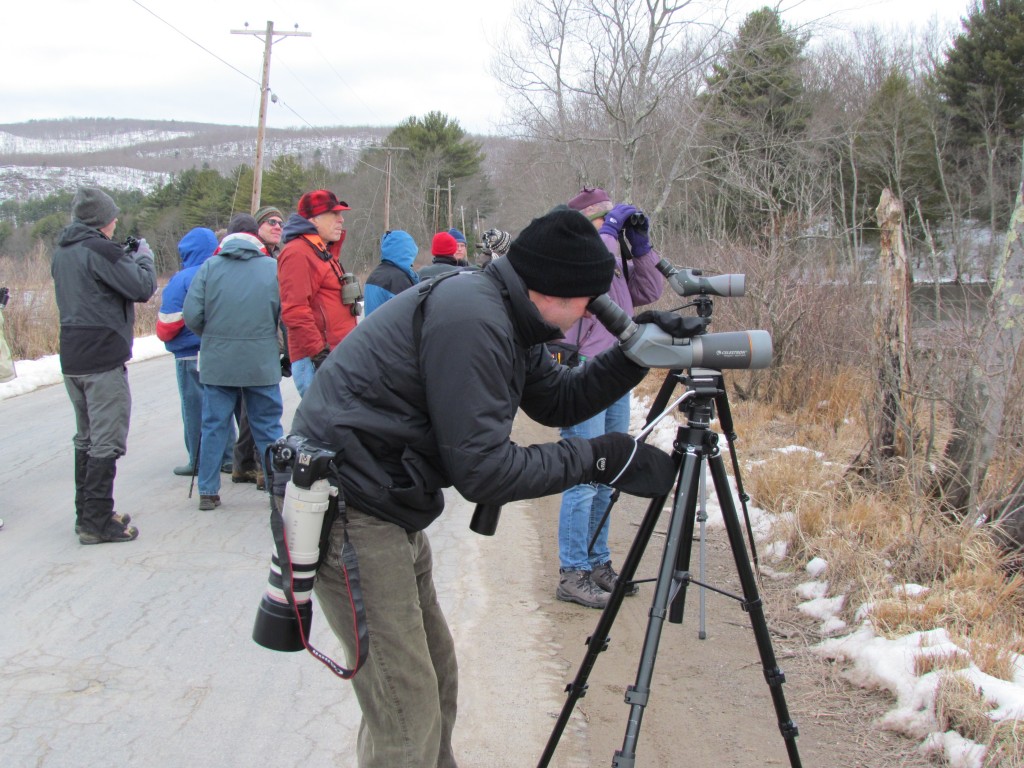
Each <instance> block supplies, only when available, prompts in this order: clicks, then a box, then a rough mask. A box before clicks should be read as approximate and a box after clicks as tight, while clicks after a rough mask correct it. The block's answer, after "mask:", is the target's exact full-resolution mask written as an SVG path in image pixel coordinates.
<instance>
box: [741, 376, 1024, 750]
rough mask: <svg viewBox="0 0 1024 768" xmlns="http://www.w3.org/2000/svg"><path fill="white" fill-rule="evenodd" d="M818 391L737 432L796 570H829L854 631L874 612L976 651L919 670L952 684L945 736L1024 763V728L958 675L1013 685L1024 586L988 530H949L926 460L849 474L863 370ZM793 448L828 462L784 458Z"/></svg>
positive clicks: (756, 417) (759, 409) (1003, 460)
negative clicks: (874, 473)
mask: <svg viewBox="0 0 1024 768" xmlns="http://www.w3.org/2000/svg"><path fill="white" fill-rule="evenodd" d="M806 384H807V398H806V400H805V405H803V406H802V407H801V408H799V409H798V410H796V411H794V412H791V413H785V412H782V411H781V410H779V409H772V408H770V407H768V406H766V405H764V404H753V403H743V404H742V405H740V406H739V407H735V408H734V411H735V413H734V415H735V416H736V424H737V430H738V431H740V432H741V434H745V435H749V436H751V437H752V438H753V440H752V441H749V440H748V445H747V446H746V448H747V450H744V451H743V453H742V457H743V458H744V459H745V460H746V461H747V462H748V463H749V469H747V470H746V477H745V485H746V488H747V490H748V492H750V494H751V496H752V498H753V502H754V503H755V504H756V505H757V506H759V507H761V508H763V509H766V510H768V511H770V512H773V513H776V514H778V515H779V517H778V520H779V522H778V523H777V524H776V531H775V538H776V539H781V540H783V541H785V543H786V544H787V559H788V561H789V562H790V564H791V565H792V566H793V567H794V569H802V567H803V566H804V565H806V563H807V562H808V561H809V560H810V559H811V558H813V557H822V558H824V559H825V560H827V561H828V578H829V583H830V593H831V594H833V595H836V594H844V595H846V597H847V600H846V602H845V607H844V609H843V615H842V618H843V619H844V620H846V621H847V622H848V623H851V624H853V623H856V622H857V621H858V619H857V618H856V616H855V614H856V612H857V611H858V609H860V608H861V607H862V606H865V605H867V606H870V610H869V613H868V619H869V621H870V622H871V623H872V625H873V626H874V628H875V630H876V631H877V632H879V633H880V634H882V635H884V636H888V637H897V636H903V635H906V634H909V633H912V632H917V631H927V630H931V629H935V628H939V627H941V628H944V629H946V631H947V632H948V633H949V636H950V638H951V639H952V640H953V641H954V642H955V643H956V644H957V645H958V646H959V647H960V648H962V649H964V651H963V652H954V653H949V654H939V655H936V656H929V655H924V654H922V655H921V657H920V658H919V659H918V660H917V662H916V664H917V669H916V671H917V673H918V674H925V673H927V672H934V671H938V672H940V674H941V675H942V685H941V686H940V693H939V702H938V704H937V706H938V708H939V710H940V711H939V712H938V715H939V717H940V721H941V722H943V724H944V725H943V729H944V730H945V729H954V730H957V731H958V732H960V733H961V734H962V735H964V736H965V737H967V738H971V739H973V740H975V741H976V742H978V743H979V744H988V745H989V757H988V758H986V762H985V765H986V766H997V765H1000V766H1002V765H1006V766H1010V765H1014V766H1019V765H1024V758H1022V756H1024V751H1022V742H1024V730H1022V725H1021V724H1020V723H1019V722H1016V721H1014V722H1010V723H1001V724H994V723H993V722H992V721H991V719H990V717H989V713H990V709H991V706H990V705H989V704H988V703H986V702H985V701H984V699H983V698H982V697H981V696H980V695H979V694H978V692H977V691H976V690H975V689H974V686H973V685H971V684H970V683H968V682H966V681H964V680H963V679H962V678H960V677H958V676H957V675H955V674H953V672H954V671H955V670H957V669H962V668H964V667H966V666H967V665H968V664H970V663H973V664H975V665H977V666H978V667H979V668H980V669H981V670H982V671H983V672H985V673H987V674H989V675H992V676H993V677H996V678H999V679H1003V680H1012V679H1013V672H1014V665H1013V662H1014V659H1015V655H1017V654H1022V653H1024V578H1022V577H1021V576H1019V575H1018V576H1012V575H1008V573H1009V571H1008V569H1007V568H1006V567H1005V560H1004V559H1003V558H1002V556H1001V555H1000V552H999V549H998V547H997V545H996V544H995V543H994V541H993V540H992V537H991V535H990V531H989V530H988V529H986V528H979V527H973V526H966V525H959V524H954V523H951V522H949V520H948V518H946V517H945V516H943V515H942V514H941V513H940V512H939V510H938V509H937V505H936V504H935V502H934V500H931V499H929V498H928V497H927V495H926V494H923V493H921V492H920V490H919V488H920V487H921V486H922V485H923V481H922V477H921V475H920V473H922V472H924V471H925V463H924V462H923V461H918V460H915V461H913V462H911V463H910V464H909V465H908V466H909V467H910V470H909V471H907V472H905V473H904V475H905V476H903V477H899V476H897V479H896V481H895V482H891V483H889V484H887V486H886V487H885V488H879V487H878V486H876V485H871V484H869V483H866V482H865V481H864V480H862V479H861V478H860V477H859V476H857V475H855V474H853V473H850V472H849V471H848V468H849V463H850V462H851V460H852V459H853V457H854V456H856V455H857V454H858V453H859V452H860V449H861V448H862V447H863V444H864V441H865V435H866V434H867V431H866V428H865V426H864V419H863V415H862V412H863V406H862V404H863V403H864V402H865V400H864V394H863V393H864V391H865V382H863V380H861V379H860V378H859V376H858V375H857V374H856V373H855V372H841V374H840V375H838V376H836V377H835V378H834V379H832V380H831V381H826V380H821V381H814V380H810V381H807V383H806ZM737 414H742V415H737ZM944 428H945V427H944V425H941V424H940V425H939V429H940V430H942V429H944ZM791 445H798V446H803V447H806V448H811V449H813V450H814V451H817V452H818V453H817V454H815V453H811V452H809V451H801V452H796V451H789V452H781V451H780V450H779V449H780V448H782V447H784V446H791ZM1001 450H1003V451H1015V450H1016V449H1015V448H1014V446H1012V445H1010V446H1006V447H1005V448H1003V447H1001ZM1019 468H1020V456H1019V453H1018V454H1013V453H1003V454H1001V455H1000V456H999V457H998V458H997V460H996V461H995V462H994V463H993V470H994V475H995V477H996V479H998V478H999V477H1007V476H1012V475H1013V474H1014V473H1015V472H1019ZM904 584H919V585H922V586H924V587H926V588H927V590H926V591H924V592H923V593H920V594H918V595H916V596H913V595H911V594H908V593H907V591H906V590H896V589H894V587H896V586H899V585H904Z"/></svg>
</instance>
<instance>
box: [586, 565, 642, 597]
mask: <svg viewBox="0 0 1024 768" xmlns="http://www.w3.org/2000/svg"><path fill="white" fill-rule="evenodd" d="M590 580H591V581H593V582H594V583H595V584H597V586H599V587H600V588H601V589H603V590H604V591H605V592H611V591H612V590H613V589H615V582H616V581H618V580H619V574H617V573H616V572H615V569H614V568H612V561H611V560H609V561H608V562H607V563H602V564H601V565H599V566H597V568H595V569H594V570H593V571H591V573H590ZM639 591H640V585H639V584H630V585H629V586H627V587H626V591H625V592H623V593H622V594H624V595H626V596H627V597H630V596H632V595H635V594H636V593H637V592H639Z"/></svg>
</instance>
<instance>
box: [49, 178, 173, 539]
mask: <svg viewBox="0 0 1024 768" xmlns="http://www.w3.org/2000/svg"><path fill="white" fill-rule="evenodd" d="M72 213H73V215H74V220H73V221H72V222H71V224H70V225H69V226H67V227H66V228H65V229H64V231H62V232H61V233H60V237H59V238H58V245H57V250H56V251H55V252H54V254H53V262H52V265H51V267H50V272H51V274H52V275H53V284H54V288H55V290H56V295H57V309H58V310H59V312H60V366H61V371H62V372H63V374H64V386H65V388H66V389H67V392H68V397H70V398H71V405H72V407H73V408H74V411H75V422H76V424H77V431H76V433H75V437H74V445H75V533H77V534H78V540H79V542H81V543H82V544H100V543H103V542H111V541H132V540H133V539H134V538H135V537H136V536H138V535H139V531H138V529H137V528H136V527H135V526H133V525H129V524H128V523H129V521H130V517H129V516H128V515H121V514H117V513H116V512H114V475H115V463H116V462H117V460H118V459H119V458H120V457H121V456H123V455H124V454H125V451H126V450H127V443H128V423H129V417H130V416H131V407H132V396H131V391H130V390H129V388H128V370H127V368H126V367H125V363H126V362H127V361H128V360H129V359H130V358H131V356H132V342H133V340H134V336H135V334H134V326H135V302H145V301H149V299H150V297H151V296H152V295H153V294H154V293H155V292H156V270H155V269H154V266H153V251H152V250H150V248H149V246H148V245H147V244H146V241H145V240H140V241H134V243H137V246H136V245H135V244H134V243H133V245H132V246H123V245H121V244H120V243H115V242H113V241H112V240H111V238H112V237H113V235H114V229H115V227H117V217H118V215H119V214H120V210H119V209H118V207H117V204H116V203H115V202H114V201H113V200H112V199H111V197H110V195H108V194H107V193H106V192H104V191H103V190H102V189H97V188H96V187H81V188H80V189H79V190H78V192H77V193H76V194H75V197H74V200H73V201H72Z"/></svg>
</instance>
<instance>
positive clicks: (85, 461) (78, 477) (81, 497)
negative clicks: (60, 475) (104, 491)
mask: <svg viewBox="0 0 1024 768" xmlns="http://www.w3.org/2000/svg"><path fill="white" fill-rule="evenodd" d="M88 465H89V452H88V451H82V450H78V449H75V533H81V532H82V512H83V510H84V509H85V473H86V467H87V466H88Z"/></svg>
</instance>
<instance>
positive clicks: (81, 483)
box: [75, 449, 132, 535]
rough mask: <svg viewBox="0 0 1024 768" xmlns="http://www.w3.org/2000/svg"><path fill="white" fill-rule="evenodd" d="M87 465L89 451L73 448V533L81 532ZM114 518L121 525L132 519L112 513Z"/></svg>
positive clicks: (128, 516) (129, 516)
mask: <svg viewBox="0 0 1024 768" xmlns="http://www.w3.org/2000/svg"><path fill="white" fill-rule="evenodd" d="M88 466H89V452H88V451H82V450H78V449H76V450H75V534H76V535H78V534H80V533H81V532H82V513H83V512H84V511H85V478H86V474H87V472H88ZM114 519H115V520H117V522H119V523H121V525H128V523H130V522H131V521H132V516H131V515H119V514H117V513H116V512H115V513H114Z"/></svg>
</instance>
